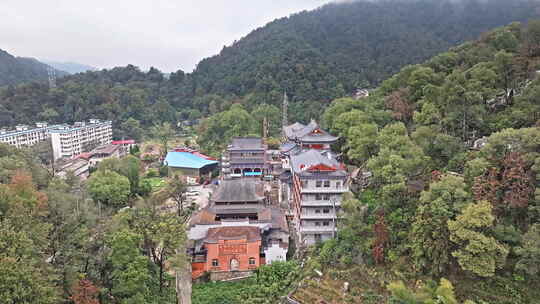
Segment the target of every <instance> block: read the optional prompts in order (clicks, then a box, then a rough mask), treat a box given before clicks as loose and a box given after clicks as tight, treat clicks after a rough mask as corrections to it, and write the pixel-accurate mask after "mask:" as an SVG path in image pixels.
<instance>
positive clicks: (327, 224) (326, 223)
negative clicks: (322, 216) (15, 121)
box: [322, 222, 330, 226]
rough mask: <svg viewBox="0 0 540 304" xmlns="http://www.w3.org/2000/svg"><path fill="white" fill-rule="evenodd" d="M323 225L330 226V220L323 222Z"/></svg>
mask: <svg viewBox="0 0 540 304" xmlns="http://www.w3.org/2000/svg"><path fill="white" fill-rule="evenodd" d="M322 225H323V226H330V222H323V223H322Z"/></svg>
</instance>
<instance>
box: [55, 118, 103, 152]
mask: <svg viewBox="0 0 540 304" xmlns="http://www.w3.org/2000/svg"><path fill="white" fill-rule="evenodd" d="M49 133H50V134H51V141H52V146H53V155H54V159H59V158H62V157H72V156H75V155H78V154H81V153H83V152H87V151H90V150H92V149H93V148H95V147H97V146H101V145H106V144H110V143H111V142H112V122H111V121H100V120H98V119H90V120H89V121H88V122H76V123H75V124H74V125H59V126H56V127H54V128H51V129H50V130H49Z"/></svg>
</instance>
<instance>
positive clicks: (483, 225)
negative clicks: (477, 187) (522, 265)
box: [448, 201, 508, 277]
mask: <svg viewBox="0 0 540 304" xmlns="http://www.w3.org/2000/svg"><path fill="white" fill-rule="evenodd" d="M491 212H492V207H491V204H490V203H489V202H488V201H481V202H478V203H476V204H469V205H468V206H467V207H465V208H464V209H463V210H462V212H461V214H460V215H459V216H458V217H457V218H456V220H450V221H448V230H449V231H450V240H452V242H454V243H455V244H456V245H457V249H456V250H454V251H453V252H452V255H453V256H454V257H455V258H456V259H457V261H458V263H459V265H460V266H461V268H462V269H463V270H466V271H470V272H471V273H474V274H476V275H478V276H481V277H492V276H493V275H494V274H495V270H496V269H499V268H501V267H502V266H504V263H505V261H506V256H507V255H508V248H506V247H505V246H504V245H503V244H501V243H499V242H498V241H497V240H496V239H495V238H494V237H493V236H491V235H490V234H491V233H492V230H493V221H494V220H495V217H494V216H493V215H492V214H491Z"/></svg>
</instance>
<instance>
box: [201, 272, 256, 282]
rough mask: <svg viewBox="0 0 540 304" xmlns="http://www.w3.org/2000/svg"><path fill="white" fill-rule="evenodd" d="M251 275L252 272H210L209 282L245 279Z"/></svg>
mask: <svg viewBox="0 0 540 304" xmlns="http://www.w3.org/2000/svg"><path fill="white" fill-rule="evenodd" d="M252 274H253V272H252V271H232V272H228V271H227V272H211V273H210V280H212V281H223V280H233V279H237V278H245V277H247V276H250V275H252Z"/></svg>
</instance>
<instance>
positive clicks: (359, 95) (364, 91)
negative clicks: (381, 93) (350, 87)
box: [354, 89, 369, 99]
mask: <svg viewBox="0 0 540 304" xmlns="http://www.w3.org/2000/svg"><path fill="white" fill-rule="evenodd" d="M366 97H369V91H368V90H367V89H358V90H356V93H354V99H362V98H366Z"/></svg>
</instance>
